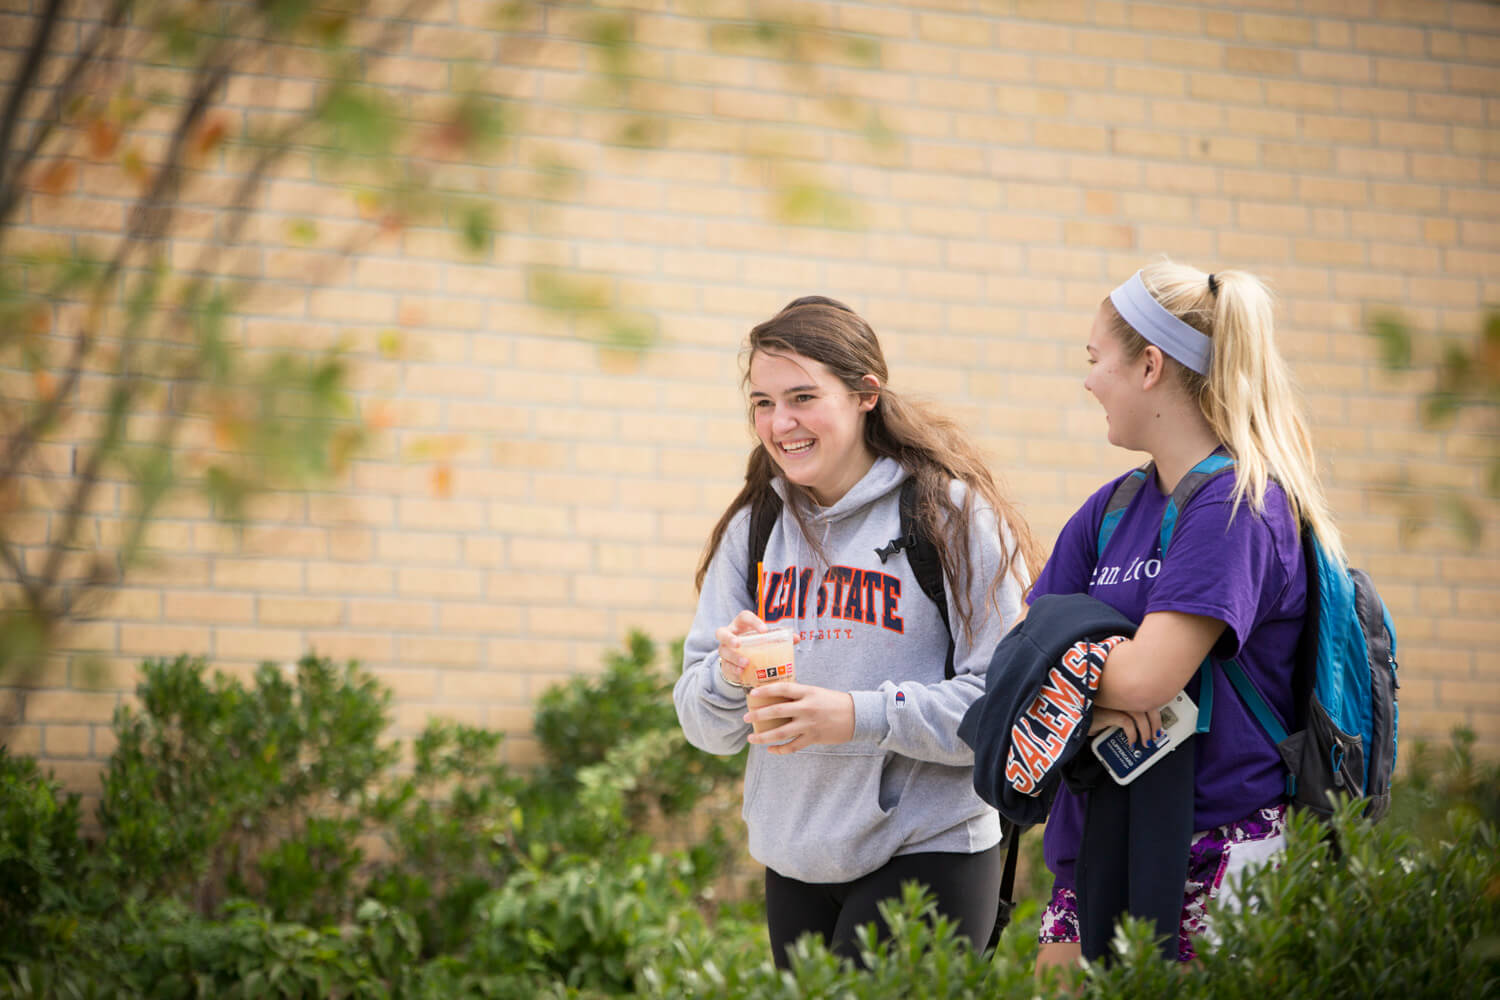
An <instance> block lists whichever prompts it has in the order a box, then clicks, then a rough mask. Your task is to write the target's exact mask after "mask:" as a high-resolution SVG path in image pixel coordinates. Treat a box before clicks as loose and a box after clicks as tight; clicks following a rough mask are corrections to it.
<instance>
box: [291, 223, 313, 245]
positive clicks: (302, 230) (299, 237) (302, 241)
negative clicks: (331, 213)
mask: <svg viewBox="0 0 1500 1000" xmlns="http://www.w3.org/2000/svg"><path fill="white" fill-rule="evenodd" d="M286 235H287V239H289V240H291V241H292V242H293V243H295V244H297V245H299V246H307V245H309V244H311V243H316V242H317V239H318V226H317V223H315V222H313V221H312V220H311V219H294V220H292V221H291V222H289V223H287V227H286Z"/></svg>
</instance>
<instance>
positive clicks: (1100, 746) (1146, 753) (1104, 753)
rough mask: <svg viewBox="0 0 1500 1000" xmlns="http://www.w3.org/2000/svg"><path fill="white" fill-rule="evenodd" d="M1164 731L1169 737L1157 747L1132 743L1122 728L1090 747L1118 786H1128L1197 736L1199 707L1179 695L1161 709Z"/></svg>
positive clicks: (1102, 735)
mask: <svg viewBox="0 0 1500 1000" xmlns="http://www.w3.org/2000/svg"><path fill="white" fill-rule="evenodd" d="M1161 727H1162V729H1164V730H1166V733H1167V735H1166V736H1161V737H1157V739H1156V745H1155V746H1140V745H1137V744H1135V743H1132V742H1130V737H1128V736H1126V735H1125V730H1123V729H1121V728H1120V727H1119V726H1116V727H1114V728H1113V729H1106V730H1105V731H1104V732H1102V733H1100V734H1099V735H1098V736H1095V737H1094V739H1093V742H1092V743H1090V746H1091V747H1092V748H1093V750H1094V756H1095V757H1098V758H1099V760H1100V761H1101V762H1102V763H1103V764H1104V769H1105V770H1106V771H1108V772H1109V776H1110V777H1111V778H1113V779H1114V780H1115V784H1117V785H1128V784H1130V783H1131V782H1132V781H1134V780H1135V779H1136V778H1139V777H1140V776H1141V775H1142V774H1143V773H1145V772H1146V771H1149V770H1150V769H1151V766H1152V765H1153V764H1155V763H1156V762H1157V761H1159V760H1161V759H1162V758H1163V757H1165V756H1166V755H1167V754H1169V753H1171V752H1172V751H1173V750H1175V749H1177V748H1178V747H1179V746H1181V745H1182V744H1183V743H1185V742H1186V741H1187V739H1188V737H1190V736H1192V735H1193V732H1194V730H1196V729H1197V728H1198V706H1197V705H1194V704H1193V700H1192V699H1191V698H1189V697H1188V696H1187V694H1186V693H1184V692H1181V691H1179V692H1177V697H1175V698H1173V699H1172V700H1171V701H1169V702H1167V703H1166V704H1165V705H1163V706H1162V708H1161Z"/></svg>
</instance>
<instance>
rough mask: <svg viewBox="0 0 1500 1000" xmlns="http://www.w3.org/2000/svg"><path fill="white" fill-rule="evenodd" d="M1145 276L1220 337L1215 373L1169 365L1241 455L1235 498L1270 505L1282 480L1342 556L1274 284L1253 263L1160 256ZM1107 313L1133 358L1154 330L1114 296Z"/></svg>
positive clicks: (1150, 287)
mask: <svg viewBox="0 0 1500 1000" xmlns="http://www.w3.org/2000/svg"><path fill="white" fill-rule="evenodd" d="M1141 280H1142V281H1143V282H1144V283H1145V285H1146V289H1147V291H1149V292H1150V293H1151V295H1152V297H1153V298H1155V299H1156V301H1157V302H1160V303H1161V304H1162V306H1163V308H1165V309H1166V310H1167V311H1168V312H1170V313H1171V314H1172V315H1174V316H1176V317H1177V318H1178V319H1180V320H1182V321H1183V322H1184V323H1187V324H1188V325H1189V326H1191V327H1193V329H1195V330H1197V331H1198V332H1200V333H1202V334H1204V335H1205V336H1207V337H1209V338H1210V339H1211V340H1212V341H1213V360H1212V362H1211V363H1210V365H1209V370H1208V374H1206V375H1200V374H1198V373H1197V372H1195V371H1193V370H1192V369H1191V368H1188V367H1187V366H1186V365H1183V364H1180V363H1179V362H1178V361H1177V360H1176V359H1174V358H1171V357H1168V358H1167V369H1166V370H1167V371H1168V372H1175V374H1176V378H1177V382H1178V385H1180V386H1181V388H1182V390H1183V391H1184V392H1186V393H1187V395H1188V397H1189V398H1191V399H1193V400H1196V401H1197V403H1198V407H1199V408H1200V409H1201V410H1202V411H1203V415H1204V417H1206V418H1207V419H1208V424H1209V426H1210V427H1212V428H1213V431H1214V433H1215V434H1216V435H1218V438H1219V440H1220V441H1222V442H1223V443H1224V445H1225V446H1226V447H1227V448H1228V449H1229V452H1230V454H1232V455H1233V456H1234V459H1235V471H1234V478H1235V482H1234V495H1233V497H1234V504H1235V507H1236V509H1237V508H1238V505H1239V504H1240V503H1242V502H1243V503H1248V504H1249V505H1250V509H1251V510H1252V511H1253V512H1255V513H1257V514H1260V513H1262V512H1264V510H1265V497H1266V486H1267V484H1268V483H1269V482H1270V480H1271V478H1272V477H1275V479H1276V481H1277V482H1279V483H1280V484H1281V489H1282V492H1284V493H1285V494H1286V497H1287V500H1288V501H1289V502H1290V504H1291V508H1292V516H1293V517H1294V518H1296V519H1297V520H1298V521H1299V522H1300V521H1306V522H1307V524H1308V525H1309V526H1310V527H1311V528H1312V530H1313V534H1314V535H1316V536H1317V539H1318V541H1319V543H1321V544H1322V546H1323V548H1324V549H1326V550H1328V552H1330V553H1332V554H1334V555H1337V556H1338V557H1339V558H1340V559H1343V558H1344V545H1343V542H1342V540H1341V539H1340V538H1339V530H1338V527H1337V525H1336V524H1335V523H1334V519H1333V512H1332V510H1331V509H1330V507H1329V504H1328V498H1327V495H1326V494H1325V493H1324V492H1323V484H1322V483H1321V482H1320V480H1319V478H1318V463H1317V459H1316V457H1315V456H1314V455H1313V445H1312V435H1311V433H1309V431H1308V427H1307V418H1306V417H1305V416H1304V415H1303V413H1302V404H1301V401H1300V400H1299V398H1298V395H1297V391H1296V386H1295V383H1294V382H1293V380H1292V375H1291V371H1290V369H1289V368H1288V367H1287V364H1286V362H1285V360H1283V359H1282V357H1281V352H1280V351H1279V350H1278V349H1277V347H1276V337H1275V329H1274V325H1273V315H1272V314H1273V310H1272V301H1271V293H1270V290H1269V289H1267V288H1266V286H1265V283H1264V282H1262V281H1261V280H1260V279H1259V278H1257V277H1256V276H1255V275H1253V274H1251V273H1250V272H1248V271H1238V270H1228V271H1219V272H1217V273H1215V274H1213V275H1208V274H1206V273H1204V272H1203V271H1200V270H1198V269H1197V268H1196V267H1189V266H1188V265H1186V264H1177V263H1174V262H1172V261H1170V260H1165V259H1163V260H1157V261H1154V262H1152V263H1151V264H1149V265H1147V266H1146V267H1144V268H1142V269H1141ZM1104 313H1105V316H1106V317H1107V320H1108V322H1109V324H1110V326H1111V328H1112V329H1113V331H1114V332H1115V334H1116V335H1117V336H1118V337H1119V338H1120V343H1121V346H1122V347H1123V349H1124V351H1125V356H1126V357H1127V358H1128V359H1130V360H1134V359H1135V358H1138V357H1140V354H1141V352H1142V351H1144V350H1145V349H1146V339H1145V338H1144V337H1142V336H1141V335H1140V334H1139V333H1137V332H1136V331H1135V330H1133V329H1131V327H1130V324H1128V323H1126V322H1125V320H1124V319H1123V318H1122V317H1121V316H1120V314H1119V311H1118V310H1116V309H1115V307H1114V304H1113V303H1111V302H1110V300H1109V299H1108V298H1105V300H1104Z"/></svg>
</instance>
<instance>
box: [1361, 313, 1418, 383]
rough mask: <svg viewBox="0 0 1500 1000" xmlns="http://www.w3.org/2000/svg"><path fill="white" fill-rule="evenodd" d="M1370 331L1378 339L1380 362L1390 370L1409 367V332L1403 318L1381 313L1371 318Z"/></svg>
mask: <svg viewBox="0 0 1500 1000" xmlns="http://www.w3.org/2000/svg"><path fill="white" fill-rule="evenodd" d="M1370 333H1371V334H1373V335H1374V336H1375V338H1376V339H1377V340H1379V341H1380V360H1381V363H1382V364H1384V365H1385V366H1386V367H1387V368H1389V369H1391V370H1392V371H1398V370H1401V369H1404V368H1409V367H1411V332H1410V329H1409V328H1408V326H1407V324H1406V321H1405V320H1403V319H1402V318H1401V317H1399V316H1397V315H1395V314H1394V313H1381V314H1380V315H1378V316H1376V317H1375V318H1374V319H1373V320H1371V322H1370Z"/></svg>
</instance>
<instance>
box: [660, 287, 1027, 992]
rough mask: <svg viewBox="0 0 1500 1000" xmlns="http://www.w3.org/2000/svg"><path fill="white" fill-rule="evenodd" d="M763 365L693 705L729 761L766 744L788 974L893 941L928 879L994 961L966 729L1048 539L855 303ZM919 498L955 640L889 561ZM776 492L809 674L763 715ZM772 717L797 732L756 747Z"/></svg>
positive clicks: (778, 935) (756, 803) (754, 347)
mask: <svg viewBox="0 0 1500 1000" xmlns="http://www.w3.org/2000/svg"><path fill="white" fill-rule="evenodd" d="M746 353H747V356H748V368H747V372H746V377H745V386H746V389H747V390H748V397H749V406H750V416H751V420H752V422H753V425H754V429H755V435H756V437H757V438H758V439H759V440H758V443H757V444H756V446H755V448H754V449H753V450H752V451H751V454H750V460H749V466H748V470H747V472H746V476H745V486H744V489H743V490H741V492H740V494H739V496H737V497H735V498H734V500H733V501H732V502H731V503H730V505H729V507H728V508H727V509H726V510H725V511H724V514H723V516H722V517H721V518H720V520H719V523H718V524H717V525H716V526H715V528H714V530H713V533H712V535H711V536H710V538H709V541H708V545H707V548H706V550H705V553H704V557H703V563H702V565H701V567H700V568H699V571H698V578H697V583H698V586H699V590H700V596H699V601H698V612H697V615H696V617H695V618H694V620H693V625H692V630H691V631H690V632H689V634H688V637H687V643H686V646H685V649H684V653H683V672H682V676H681V678H680V679H679V680H678V682H677V685H676V689H675V691H674V698H675V701H676V705H677V714H678V717H679V719H680V720H681V722H682V727H683V731H684V732H685V733H686V735H687V738H688V740H689V742H691V743H692V744H693V745H694V746H697V747H699V748H700V749H703V750H706V751H708V752H710V753H717V754H732V753H735V752H737V751H739V750H740V749H741V748H742V747H744V746H745V745H746V743H747V741H748V743H749V745H750V757H749V764H748V768H747V772H746V778H745V804H744V816H745V820H746V823H747V824H748V827H749V834H750V852H751V854H752V855H753V856H754V857H755V858H756V859H757V860H758V861H760V862H762V863H763V864H764V865H765V866H766V876H765V878H766V903H767V907H766V908H767V921H768V925H769V931H770V938H771V944H772V954H773V956H774V958H775V961H776V962H777V963H778V964H779V965H781V966H783V967H785V966H786V964H787V948H788V947H789V946H790V945H791V944H792V943H793V942H794V941H795V940H796V939H797V938H798V937H799V936H800V935H802V934H803V933H806V932H812V933H815V934H817V935H820V936H821V937H822V938H823V939H824V940H825V941H826V942H827V943H828V944H829V945H830V947H832V948H833V950H834V951H836V952H838V953H840V954H843V955H846V956H849V957H855V956H857V955H858V943H857V939H856V937H855V930H856V928H858V927H859V926H861V925H863V924H866V923H871V922H874V923H876V924H877V925H880V918H879V915H878V911H877V909H876V906H877V904H878V903H879V902H880V901H881V900H883V899H886V898H889V897H891V896H899V894H900V889H901V883H902V882H904V881H907V880H915V881H918V882H921V883H923V884H924V885H926V886H927V888H928V889H929V890H930V891H931V892H932V893H933V894H934V895H935V897H936V900H937V905H938V908H939V910H941V911H942V912H943V913H945V914H947V915H949V916H950V917H952V918H954V919H955V920H956V921H957V922H958V924H959V927H960V931H961V932H962V933H964V934H967V935H968V936H969V937H970V939H971V940H973V942H974V943H975V945H976V946H979V947H982V946H983V945H984V943H985V942H986V940H987V939H988V937H989V934H990V930H991V928H992V926H993V923H994V920H995V911H996V900H997V893H998V887H999V883H1000V874H1001V873H1000V860H1001V859H1000V855H999V850H998V847H997V845H998V843H999V840H1000V825H999V821H998V817H997V815H996V813H995V811H994V810H993V809H991V808H990V807H989V806H987V805H985V803H984V802H982V801H981V800H980V799H979V797H978V796H977V795H976V794H975V793H974V788H973V775H972V770H973V752H972V751H971V750H970V749H969V748H968V747H967V746H966V745H965V744H964V743H963V742H961V741H960V740H959V739H958V737H957V735H956V729H957V725H958V721H959V719H960V718H962V716H963V714H964V711H965V710H966V709H967V708H968V707H969V705H970V704H971V703H972V702H973V701H974V699H975V698H977V697H978V696H979V695H981V694H982V693H983V692H984V687H985V672H986V669H987V668H988V665H989V658H990V653H991V651H992V650H993V649H994V647H995V644H996V642H997V641H998V640H999V638H1000V636H1001V635H1002V634H1004V631H1005V629H1006V628H1008V627H1009V626H1010V625H1011V624H1013V623H1014V621H1015V620H1016V618H1017V617H1018V615H1019V613H1020V610H1021V598H1022V595H1023V593H1024V590H1025V582H1026V578H1027V569H1026V567H1027V566H1028V565H1035V561H1036V560H1035V556H1034V554H1033V553H1034V548H1033V544H1032V542H1031V539H1030V536H1029V534H1028V532H1027V529H1026V526H1025V524H1024V522H1022V520H1021V519H1020V517H1019V516H1018V515H1017V514H1016V512H1015V510H1014V509H1013V508H1012V507H1011V505H1010V504H1009V503H1008V502H1007V501H1006V499H1005V498H1004V497H1003V496H1002V495H1001V494H1000V491H999V490H998V489H997V488H996V486H995V483H994V481H993V479H992V477H991V475H990V473H989V472H988V471H987V470H986V469H985V466H984V464H983V462H982V461H981V459H980V458H979V455H978V452H977V451H976V449H975V448H974V447H973V446H972V445H971V444H970V443H969V442H968V441H967V440H966V439H965V437H964V436H963V435H962V434H961V432H960V431H959V430H958V428H957V427H956V426H955V425H954V424H953V423H952V422H951V421H949V420H947V419H944V418H942V417H940V416H938V415H936V414H935V413H933V412H931V411H929V410H928V409H926V408H923V407H919V406H917V405H915V404H914V403H912V402H909V401H907V400H905V399H903V398H902V397H901V396H900V395H899V394H897V393H896V392H894V391H892V389H891V387H890V377H889V375H888V373H887V370H886V364H885V359H884V356H883V354H882V352H881V349H880V344H879V341H878V340H877V339H876V336H875V332H874V331H873V330H872V329H871V328H870V326H869V324H868V323H866V322H865V321H864V320H863V319H861V318H860V317H859V316H858V315H856V314H855V313H854V312H853V311H852V310H850V309H849V308H848V307H847V306H844V305H843V304H842V303H839V302H836V301H834V300H832V299H826V298H822V297H819V296H810V297H807V298H802V299H798V300H796V301H794V302H792V303H790V304H789V305H787V306H786V307H785V308H784V309H782V310H781V311H780V312H779V313H777V314H776V316H774V317H772V318H771V319H769V320H767V321H766V322H764V323H761V324H760V325H759V326H756V327H755V328H754V329H753V330H751V331H750V336H749V341H748V344H747V351H746ZM908 480H915V483H916V492H915V522H914V526H915V529H916V532H917V533H918V534H920V535H921V536H922V537H924V538H926V539H929V540H930V541H931V542H932V544H933V545H934V546H935V547H936V549H937V550H938V554H939V556H940V561H941V564H942V567H943V573H944V578H945V590H946V604H947V612H948V614H947V615H946V620H948V621H950V622H951V623H952V630H951V634H950V630H949V628H948V627H947V626H945V625H944V620H945V616H943V615H941V614H940V613H939V610H938V608H937V607H936V605H935V604H934V602H933V600H931V599H930V598H928V597H927V596H926V594H925V593H924V592H923V590H922V589H921V587H920V586H919V583H918V581H917V579H916V578H915V576H914V574H913V572H912V569H911V564H910V562H909V560H908V558H907V554H908V553H907V552H906V551H893V550H892V549H891V548H890V543H891V542H892V540H893V539H896V538H897V537H898V535H900V534H901V530H900V528H901V514H900V494H901V492H902V487H903V484H905V483H906V482H907V481H908ZM773 494H774V496H775V497H776V498H778V499H779V500H780V501H781V506H780V514H779V516H778V517H777V520H776V521H775V524H774V526H773V527H772V529H771V534H770V537H769V539H768V540H767V542H766V548H765V555H764V566H765V569H766V574H767V579H768V581H769V582H768V587H769V588H770V589H771V590H772V591H773V593H774V594H775V597H774V598H773V599H772V600H770V601H769V604H770V608H769V609H768V610H767V612H766V617H767V618H770V619H773V620H774V622H775V624H777V625H778V626H781V625H786V626H790V627H791V628H792V629H793V630H794V632H795V635H796V637H797V647H796V657H797V676H796V680H795V681H792V682H782V683H778V684H772V685H768V686H766V687H763V688H760V689H759V690H760V691H762V692H764V693H765V694H766V695H768V696H773V697H774V696H781V697H785V698H787V699H789V700H787V701H786V702H784V703H782V704H778V705H771V706H768V707H762V708H757V709H756V710H754V711H753V712H752V711H747V706H746V699H745V695H746V692H745V690H744V689H743V688H742V687H740V686H739V683H740V676H741V668H742V667H743V666H744V664H745V662H746V658H745V656H744V654H743V652H742V651H741V649H740V646H739V637H740V636H742V635H745V634H746V633H750V632H758V631H764V630H765V628H766V623H765V622H763V621H762V620H761V619H760V618H759V617H758V616H757V615H756V613H755V611H754V610H753V609H754V608H755V601H754V598H753V597H752V595H751V594H750V593H749V592H748V590H747V586H746V580H747V571H748V573H749V578H750V579H754V578H755V571H754V567H753V565H751V564H750V558H751V556H750V542H749V533H750V528H749V525H750V520H751V517H750V513H751V510H752V508H753V507H757V505H758V504H763V503H764V502H765V501H766V500H767V498H768V497H770V496H772V495H773ZM882 549H884V550H886V551H885V552H884V554H882V552H881V551H880V550H882ZM1028 559H1030V560H1031V561H1030V562H1028ZM950 640H951V643H952V675H951V677H950V676H948V671H947V670H946V669H945V661H946V660H947V657H948V655H949V647H950ZM752 721H760V722H768V721H769V722H774V723H778V725H776V726H775V727H774V728H771V729H769V730H767V731H763V732H761V733H752V727H751V723H752Z"/></svg>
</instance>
